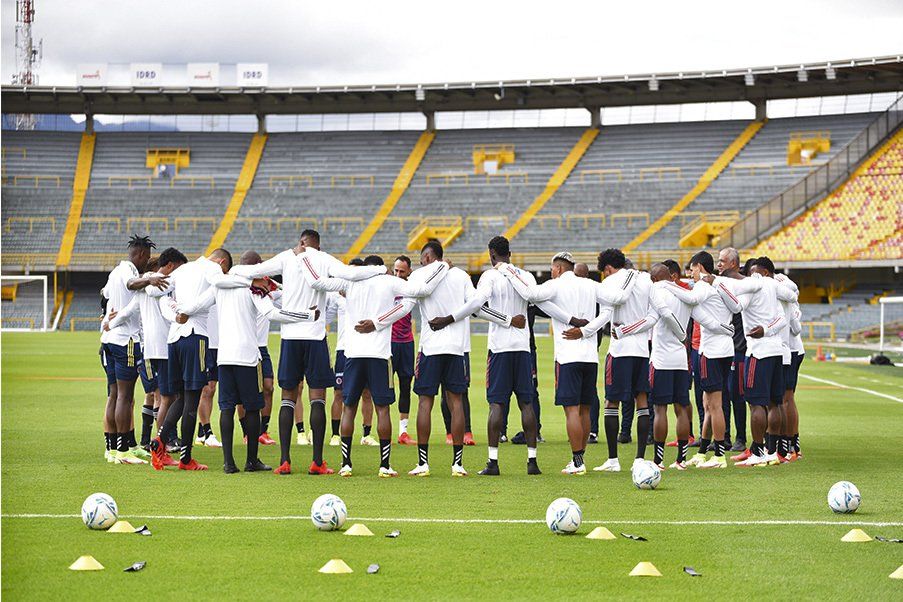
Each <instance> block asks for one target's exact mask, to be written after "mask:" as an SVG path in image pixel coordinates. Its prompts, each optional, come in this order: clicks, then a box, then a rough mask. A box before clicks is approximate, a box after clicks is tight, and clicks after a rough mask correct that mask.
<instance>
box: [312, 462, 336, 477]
mask: <svg viewBox="0 0 903 602" xmlns="http://www.w3.org/2000/svg"><path fill="white" fill-rule="evenodd" d="M333 473H335V471H334V470H333V469H331V468H329V467H328V466H326V461H325V460H324V461H323V463H322V464H320V465H319V466H317V463H316V462H311V463H310V468H308V469H307V474H333Z"/></svg>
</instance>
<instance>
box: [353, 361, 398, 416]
mask: <svg viewBox="0 0 903 602" xmlns="http://www.w3.org/2000/svg"><path fill="white" fill-rule="evenodd" d="M344 380H345V384H344V389H343V393H344V395H343V397H342V401H343V403H344V404H345V405H346V406H356V405H357V402H358V401H360V398H361V394H362V393H363V392H364V389H369V390H370V396H371V397H372V398H373V403H374V404H376V405H378V406H388V405H392V404H393V403H395V386H394V383H395V379H394V378H393V376H392V360H391V359H386V360H384V359H381V358H375V357H349V358H348V359H347V360H345V379H344Z"/></svg>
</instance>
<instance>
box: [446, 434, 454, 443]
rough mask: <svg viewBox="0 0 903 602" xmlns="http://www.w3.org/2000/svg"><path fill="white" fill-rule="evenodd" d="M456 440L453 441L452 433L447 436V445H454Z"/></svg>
mask: <svg viewBox="0 0 903 602" xmlns="http://www.w3.org/2000/svg"><path fill="white" fill-rule="evenodd" d="M454 443H455V442H454V440H453V439H452V435H451V433H448V434H446V435H445V444H446V445H454Z"/></svg>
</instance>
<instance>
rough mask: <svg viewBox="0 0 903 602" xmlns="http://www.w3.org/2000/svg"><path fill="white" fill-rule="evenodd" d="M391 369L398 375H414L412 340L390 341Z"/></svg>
mask: <svg viewBox="0 0 903 602" xmlns="http://www.w3.org/2000/svg"><path fill="white" fill-rule="evenodd" d="M392 370H394V371H395V374H397V375H398V376H406V377H408V378H412V377H413V376H414V341H408V342H407V343H394V342H393V343H392Z"/></svg>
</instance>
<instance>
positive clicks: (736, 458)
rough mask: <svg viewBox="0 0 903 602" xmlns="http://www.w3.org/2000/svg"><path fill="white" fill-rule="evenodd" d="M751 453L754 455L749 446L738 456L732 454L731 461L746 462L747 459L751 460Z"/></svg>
mask: <svg viewBox="0 0 903 602" xmlns="http://www.w3.org/2000/svg"><path fill="white" fill-rule="evenodd" d="M751 455H752V452H751V451H750V450H749V448H748V447H747V448H746V449H745V450H743V453H742V454H739V455H737V456H731V462H745V461H746V460H749V457H750V456H751Z"/></svg>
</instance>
